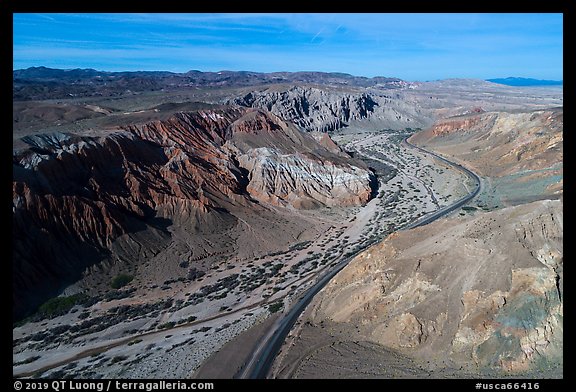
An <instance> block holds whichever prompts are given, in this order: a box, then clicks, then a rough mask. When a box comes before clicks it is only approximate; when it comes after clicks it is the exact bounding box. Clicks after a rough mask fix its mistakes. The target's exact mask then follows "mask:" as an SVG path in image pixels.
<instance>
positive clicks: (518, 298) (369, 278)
mask: <svg viewBox="0 0 576 392" xmlns="http://www.w3.org/2000/svg"><path fill="white" fill-rule="evenodd" d="M562 232H563V215H562V206H561V203H560V202H559V201H550V200H547V201H538V202H534V203H531V204H526V205H521V206H516V207H510V208H507V209H503V210H499V211H497V212H491V213H486V214H482V215H478V216H476V217H473V218H460V219H458V220H457V221H456V222H454V221H453V220H451V221H448V220H443V221H438V222H434V223H432V224H430V225H427V226H424V227H421V228H418V229H414V230H409V231H405V232H398V233H395V234H394V235H391V236H390V237H388V238H387V239H386V240H385V241H384V242H382V243H380V244H378V245H376V246H374V247H372V248H371V249H369V250H367V251H366V252H363V253H362V254H360V255H359V256H357V257H356V259H355V260H353V261H352V262H351V263H350V264H349V265H348V266H347V267H346V268H345V269H344V270H343V271H342V272H341V273H340V274H338V275H337V276H336V278H335V279H334V280H333V281H332V282H330V284H329V285H328V286H327V287H326V288H325V289H324V290H323V292H321V294H320V298H319V299H318V300H317V301H316V303H315V307H314V311H313V316H312V321H313V322H314V323H316V324H318V323H321V322H322V321H324V322H333V323H340V324H342V323H343V324H346V325H349V326H350V327H352V326H356V327H357V328H359V330H358V331H359V332H357V334H356V336H355V339H359V340H368V341H371V342H375V343H378V344H381V345H383V346H385V347H388V348H391V349H394V350H396V351H398V352H400V353H403V354H406V355H409V356H410V357H413V358H417V359H419V360H423V361H424V360H426V361H429V363H432V364H433V365H434V366H440V367H442V366H446V364H447V361H448V362H450V363H452V364H457V365H459V366H462V365H463V366H464V367H465V368H467V369H468V370H470V371H478V370H480V371H487V370H488V371H498V372H512V373H518V372H524V371H529V370H533V369H535V368H538V369H540V370H542V369H544V368H547V367H549V366H550V367H552V368H554V367H557V366H558V365H559V364H561V363H562V342H563V337H562V331H563V321H562V320H563V306H562V286H563V283H562V282H563V272H562V271H563V268H562V265H563V260H562V239H563V235H562ZM415 238H419V239H423V240H420V241H415ZM502 243H505V244H506V248H503V247H501V246H500V244H502ZM510 255H513V257H511V256H510Z"/></svg>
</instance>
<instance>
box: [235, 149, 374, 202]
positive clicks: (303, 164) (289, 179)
mask: <svg viewBox="0 0 576 392" xmlns="http://www.w3.org/2000/svg"><path fill="white" fill-rule="evenodd" d="M238 161H239V163H240V165H241V166H242V167H243V168H245V169H246V170H248V173H249V178H250V182H249V184H248V186H247V188H246V189H247V191H248V193H250V195H251V196H252V197H254V198H255V199H257V200H260V201H263V202H267V203H271V204H275V205H280V206H286V205H290V206H292V207H295V208H316V207H319V206H329V207H333V206H351V205H352V206H353V205H361V204H364V203H366V202H367V201H368V200H369V199H370V193H371V188H370V186H369V184H370V181H371V177H372V173H371V172H369V171H367V170H365V169H361V168H358V167H355V166H340V165H335V164H333V163H332V162H329V161H328V162H322V161H319V160H312V159H310V158H307V157H306V156H304V155H300V154H290V155H286V154H279V153H278V152H277V151H275V150H271V149H269V148H266V147H263V148H257V149H254V150H252V151H250V153H249V154H244V155H241V156H240V157H239V158H238Z"/></svg>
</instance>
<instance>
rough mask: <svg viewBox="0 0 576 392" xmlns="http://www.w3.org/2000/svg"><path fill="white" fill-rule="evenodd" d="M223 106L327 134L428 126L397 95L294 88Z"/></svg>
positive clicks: (256, 93)
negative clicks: (254, 110) (252, 110)
mask: <svg viewBox="0 0 576 392" xmlns="http://www.w3.org/2000/svg"><path fill="white" fill-rule="evenodd" d="M226 103H227V104H236V105H240V106H245V107H254V108H261V109H265V110H268V111H270V112H272V113H274V114H276V115H277V116H279V117H281V118H282V119H284V120H286V121H290V122H292V123H294V124H296V125H298V126H299V127H300V128H301V129H304V130H307V131H320V132H328V131H334V130H337V129H340V128H344V127H347V126H350V125H351V124H358V123H361V124H362V127H363V128H364V129H368V128H370V129H371V128H374V129H386V128H390V129H405V128H422V127H425V126H428V125H430V124H431V116H430V114H429V113H427V112H426V113H425V112H424V111H422V110H421V109H419V108H418V107H417V106H416V105H414V104H413V103H411V102H409V100H407V99H406V98H405V97H401V96H400V95H398V94H397V93H396V94H393V93H390V94H384V93H366V92H351V91H342V90H337V89H329V88H323V89H321V88H316V87H304V86H295V87H289V88H286V89H283V88H269V89H266V90H263V91H253V92H250V93H248V94H246V95H244V96H241V97H237V98H233V99H229V100H227V101H226Z"/></svg>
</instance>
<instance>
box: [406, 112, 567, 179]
mask: <svg viewBox="0 0 576 392" xmlns="http://www.w3.org/2000/svg"><path fill="white" fill-rule="evenodd" d="M563 130H564V112H563V110H562V109H555V110H539V111H533V112H521V113H507V112H490V113H483V114H478V115H471V116H466V117H457V118H449V119H444V120H441V121H438V122H437V123H436V124H434V126H433V127H431V128H430V129H428V130H426V131H424V132H420V133H418V134H416V135H414V136H413V137H412V139H411V140H412V141H413V142H414V143H416V144H425V145H428V146H430V147H433V148H435V149H438V151H441V152H447V153H449V154H453V155H455V156H458V157H459V158H461V159H463V160H465V161H467V162H469V163H470V164H472V165H474V167H476V168H477V169H478V170H479V171H480V173H481V174H484V175H487V176H495V177H497V176H504V175H508V174H512V173H517V172H520V171H527V170H539V169H544V168H550V167H552V166H553V165H555V164H558V163H559V162H562V159H563Z"/></svg>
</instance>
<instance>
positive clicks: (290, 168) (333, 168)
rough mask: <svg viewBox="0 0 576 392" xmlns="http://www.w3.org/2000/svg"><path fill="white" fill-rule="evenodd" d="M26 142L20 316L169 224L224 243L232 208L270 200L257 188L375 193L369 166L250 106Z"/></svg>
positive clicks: (322, 195)
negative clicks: (351, 161)
mask: <svg viewBox="0 0 576 392" xmlns="http://www.w3.org/2000/svg"><path fill="white" fill-rule="evenodd" d="M251 139H252V140H254V141H258V143H260V144H258V143H256V144H253V145H251V142H250V140H251ZM23 141H24V142H26V143H27V144H28V145H29V148H28V149H26V150H23V151H19V152H15V153H14V156H13V223H14V225H13V227H14V228H13V234H14V250H13V282H14V290H13V301H14V315H15V316H16V317H21V316H22V315H24V314H26V313H27V312H28V311H30V310H31V309H33V308H34V306H36V305H37V304H39V303H41V302H42V300H44V299H46V297H48V296H51V295H54V294H55V293H57V292H58V291H59V290H61V289H62V288H63V287H66V286H67V285H68V284H70V283H73V282H75V281H77V280H78V279H80V278H82V276H83V274H85V273H89V272H90V273H96V272H97V271H98V269H94V268H89V267H90V266H91V265H94V264H96V263H99V262H102V261H103V260H108V261H107V262H106V267H105V268H104V270H106V269H110V268H112V267H113V265H114V264H115V263H116V264H118V263H120V264H122V263H125V264H131V263H139V262H141V261H142V260H146V259H147V258H149V257H150V256H151V255H156V254H158V253H159V252H160V251H161V250H162V249H163V248H164V247H165V246H166V245H167V244H168V243H169V241H170V240H174V238H173V236H174V235H176V234H175V231H174V230H175V229H172V228H177V230H178V232H180V234H179V235H184V236H185V238H184V239H183V240H182V241H183V242H184V243H186V244H189V245H188V246H191V247H192V248H195V247H197V246H198V241H201V240H202V238H204V237H206V238H208V237H207V236H211V237H210V238H212V240H214V238H218V237H221V238H220V241H223V242H222V244H220V245H218V243H216V244H212V245H210V248H211V249H212V250H211V251H208V253H215V254H219V253H223V252H224V253H225V252H226V251H227V252H228V253H229V252H231V250H232V249H228V250H227V247H226V246H224V245H223V243H224V242H226V243H228V242H229V241H230V238H228V235H233V236H238V234H236V233H235V231H238V229H235V227H236V225H237V224H238V218H237V217H236V216H235V213H237V212H239V211H252V212H253V215H254V216H255V217H256V216H258V214H259V212H258V211H260V214H261V213H263V211H264V210H266V207H265V206H260V205H258V204H257V202H256V199H259V200H262V201H273V202H274V203H275V204H278V205H287V204H290V205H292V206H294V207H297V208H299V207H305V208H311V207H318V206H323V205H339V204H343V205H350V204H354V205H357V204H361V203H364V202H366V201H367V200H368V199H369V197H370V194H371V189H370V181H371V173H370V172H369V171H367V170H366V169H365V168H361V167H358V166H353V165H350V164H347V163H344V161H343V157H342V156H339V155H336V154H334V153H332V152H330V151H328V150H327V149H325V148H324V147H322V146H321V145H319V144H318V143H317V142H316V141H315V140H314V138H312V137H310V136H308V135H302V134H301V133H300V132H299V131H298V130H297V129H295V128H294V127H291V126H289V125H287V124H286V123H284V122H282V121H281V120H279V119H278V118H276V117H274V116H271V115H269V114H267V113H264V112H262V111H255V110H253V109H222V110H201V111H198V112H190V113H177V114H175V115H174V116H172V117H171V118H169V119H167V120H158V121H152V122H148V123H145V124H136V125H127V126H125V127H124V129H123V130H118V131H113V132H109V133H107V134H105V135H104V136H99V137H87V136H86V137H79V136H74V135H71V134H64V133H56V134H48V135H37V136H28V137H26V138H24V139H23ZM263 143H264V144H263ZM262 160H264V161H266V162H268V163H267V166H265V168H264V167H263V166H262V165H259V164H258V163H257V162H261V161H262ZM316 172H321V173H322V172H324V175H317V174H316ZM316 189H318V191H315V190H316ZM283 199H287V203H283V202H280V201H281V200H283ZM254 219H256V218H254ZM279 229H280V228H279ZM228 232H229V234H226V235H224V234H225V233H228ZM182 233H183V234H182ZM208 242H210V241H208ZM194 244H196V245H194ZM195 251H196V250H193V249H192V252H195ZM193 258H198V257H196V256H193ZM175 263H176V264H177V261H175Z"/></svg>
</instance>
